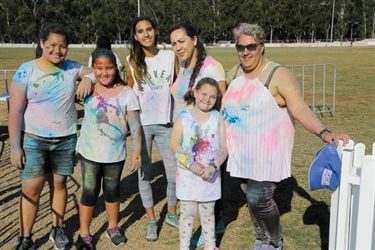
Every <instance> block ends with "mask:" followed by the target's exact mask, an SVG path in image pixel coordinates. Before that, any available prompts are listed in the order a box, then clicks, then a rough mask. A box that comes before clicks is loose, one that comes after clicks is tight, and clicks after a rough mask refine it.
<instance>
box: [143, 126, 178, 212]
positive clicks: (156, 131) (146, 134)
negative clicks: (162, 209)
mask: <svg viewBox="0 0 375 250" xmlns="http://www.w3.org/2000/svg"><path fill="white" fill-rule="evenodd" d="M171 134H172V125H171V124H166V125H162V124H156V125H146V126H142V152H141V157H142V166H141V168H140V169H139V170H138V185H139V193H140V195H141V199H142V204H143V207H145V208H151V207H153V206H154V200H153V197H152V187H151V181H152V179H153V177H154V176H153V171H152V164H151V163H152V159H151V153H152V141H155V144H156V146H157V148H158V150H159V153H160V155H161V158H162V160H163V164H164V169H165V174H166V177H167V182H168V183H167V201H168V206H176V205H177V197H176V170H177V160H176V158H175V157H174V154H173V152H172V150H171V148H170V145H169V143H170V139H171Z"/></svg>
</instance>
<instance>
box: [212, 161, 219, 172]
mask: <svg viewBox="0 0 375 250" xmlns="http://www.w3.org/2000/svg"><path fill="white" fill-rule="evenodd" d="M211 166H213V167H214V169H215V170H216V171H217V170H219V165H218V164H217V162H216V161H214V162H213V163H212V164H211Z"/></svg>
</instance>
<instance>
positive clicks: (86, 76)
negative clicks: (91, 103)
mask: <svg viewBox="0 0 375 250" xmlns="http://www.w3.org/2000/svg"><path fill="white" fill-rule="evenodd" d="M77 80H78V81H80V82H79V83H78V86H77V90H76V95H77V97H78V99H83V98H85V97H86V96H88V95H89V94H90V93H91V91H92V89H93V86H94V85H95V83H97V81H98V80H97V79H96V78H95V75H94V73H93V72H92V68H91V67H87V66H83V67H82V70H81V74H80V75H79V78H78V79H77Z"/></svg>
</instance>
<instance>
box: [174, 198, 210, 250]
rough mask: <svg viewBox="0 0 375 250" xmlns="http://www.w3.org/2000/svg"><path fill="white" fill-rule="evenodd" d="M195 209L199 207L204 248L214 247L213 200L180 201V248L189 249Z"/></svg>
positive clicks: (208, 249) (181, 249)
mask: <svg viewBox="0 0 375 250" xmlns="http://www.w3.org/2000/svg"><path fill="white" fill-rule="evenodd" d="M197 209H199V217H200V220H201V226H202V233H203V235H204V238H205V249H207V250H212V249H215V247H216V235H215V201H210V202H196V201H180V225H179V232H180V250H189V249H190V248H189V246H190V239H191V235H192V234H193V228H194V218H195V215H196V213H197Z"/></svg>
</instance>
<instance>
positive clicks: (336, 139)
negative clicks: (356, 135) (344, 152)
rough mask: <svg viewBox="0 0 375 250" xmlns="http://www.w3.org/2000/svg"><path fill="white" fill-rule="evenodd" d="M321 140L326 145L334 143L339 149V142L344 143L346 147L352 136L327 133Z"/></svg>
mask: <svg viewBox="0 0 375 250" xmlns="http://www.w3.org/2000/svg"><path fill="white" fill-rule="evenodd" d="M321 138H322V140H323V141H324V142H326V143H331V142H332V141H334V142H335V145H336V147H337V145H339V140H342V141H343V145H344V146H345V145H346V144H347V143H348V142H349V140H350V136H349V135H347V134H335V133H332V132H326V133H324V134H322V135H321Z"/></svg>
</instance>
